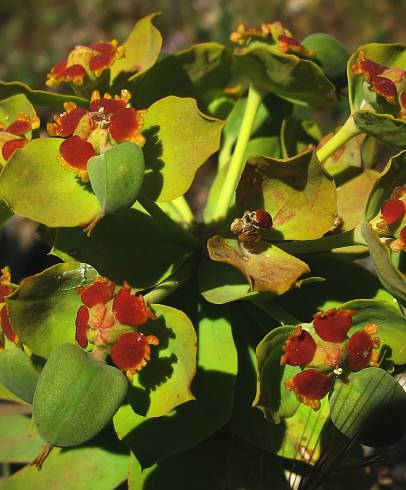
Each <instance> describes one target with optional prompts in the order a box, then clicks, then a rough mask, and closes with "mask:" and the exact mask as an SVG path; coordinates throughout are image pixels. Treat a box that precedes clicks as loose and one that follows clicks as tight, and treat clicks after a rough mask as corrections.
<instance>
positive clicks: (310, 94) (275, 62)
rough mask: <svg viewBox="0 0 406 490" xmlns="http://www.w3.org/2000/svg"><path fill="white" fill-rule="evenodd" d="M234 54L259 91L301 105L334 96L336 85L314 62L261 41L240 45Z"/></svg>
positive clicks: (319, 101)
mask: <svg viewBox="0 0 406 490" xmlns="http://www.w3.org/2000/svg"><path fill="white" fill-rule="evenodd" d="M234 56H235V60H236V62H237V63H238V64H239V65H240V66H241V68H242V69H243V70H244V72H245V74H246V75H247V76H248V77H249V78H250V80H251V81H252V83H253V84H254V85H255V86H256V87H257V88H258V89H259V90H263V91H265V92H273V93H274V94H276V95H278V96H279V97H285V98H287V99H289V100H294V101H296V102H298V103H302V104H303V102H307V103H309V104H316V103H317V104H320V103H322V102H326V101H329V100H330V101H331V100H334V98H335V88H334V85H333V84H332V83H331V82H330V81H329V79H328V78H327V77H326V75H325V74H324V73H323V70H322V69H321V68H320V67H319V65H317V63H315V62H314V61H310V60H306V59H302V58H299V57H298V56H296V55H294V54H286V53H282V52H280V51H279V50H278V49H277V48H275V47H274V46H270V45H267V44H265V43H259V42H258V43H255V44H252V46H248V47H244V48H237V49H236V50H235V51H234Z"/></svg>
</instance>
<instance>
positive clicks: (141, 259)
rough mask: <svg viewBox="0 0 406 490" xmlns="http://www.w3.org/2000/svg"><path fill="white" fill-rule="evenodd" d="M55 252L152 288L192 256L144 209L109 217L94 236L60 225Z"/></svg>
mask: <svg viewBox="0 0 406 490" xmlns="http://www.w3.org/2000/svg"><path fill="white" fill-rule="evenodd" d="M51 253H52V254H53V255H56V256H57V257H59V258H61V259H62V260H64V261H69V260H79V261H81V262H85V263H87V264H91V265H92V266H93V267H95V269H97V270H98V271H99V273H100V275H102V276H105V277H108V278H109V279H111V280H112V281H114V282H115V283H116V284H121V285H122V284H123V283H124V281H128V282H129V284H130V285H131V286H132V287H133V288H134V289H136V290H138V291H141V290H143V289H148V288H151V287H153V286H155V285H156V284H158V283H159V282H161V281H163V280H164V279H166V278H167V277H169V276H170V275H171V274H173V273H174V272H175V271H176V270H177V269H178V268H179V267H180V266H181V265H182V264H183V263H184V262H185V260H186V259H187V258H188V257H189V256H190V255H191V251H190V250H189V249H187V248H185V247H182V246H180V245H178V244H177V242H176V240H174V239H173V238H172V237H171V236H170V234H168V233H167V232H166V230H164V229H163V228H162V227H161V226H160V225H159V224H158V223H157V222H155V221H154V220H153V219H152V218H151V217H150V216H149V215H148V214H146V213H145V212H141V210H140V208H137V209H134V208H131V209H128V210H127V211H124V212H122V213H119V214H116V215H114V216H113V215H112V216H106V217H105V218H103V220H102V221H101V222H100V223H99V224H98V225H97V226H96V228H95V229H94V231H93V233H92V235H91V237H90V238H89V237H88V236H86V235H85V234H84V233H83V231H82V230H81V229H79V228H60V229H58V231H57V234H56V240H55V243H54V247H53V249H52V251H51Z"/></svg>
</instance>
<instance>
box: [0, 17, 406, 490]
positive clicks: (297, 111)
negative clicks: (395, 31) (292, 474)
mask: <svg viewBox="0 0 406 490" xmlns="http://www.w3.org/2000/svg"><path fill="white" fill-rule="evenodd" d="M155 19H156V15H155V14H152V15H150V16H148V17H145V18H144V19H141V20H140V21H139V22H138V23H137V24H136V25H135V27H134V29H133V31H132V32H131V33H130V35H129V37H128V39H127V40H126V41H124V42H118V41H116V40H113V41H109V42H107V41H99V40H96V41H95V42H93V43H91V44H90V45H89V46H78V47H76V48H74V49H73V50H72V51H71V52H70V53H69V54H67V56H66V58H65V59H63V60H62V61H60V62H57V63H56V64H55V66H54V67H53V68H51V70H50V72H49V75H48V80H47V82H46V84H47V85H48V87H49V88H50V89H54V88H56V87H58V86H59V85H62V84H64V85H65V88H66V90H65V92H64V93H57V92H52V91H49V90H34V89H31V88H29V87H28V86H26V85H24V84H22V83H20V82H0V94H1V95H2V96H3V99H2V100H1V101H0V149H1V157H0V163H1V165H2V170H1V173H0V198H1V199H2V201H3V202H4V205H3V208H4V209H5V211H4V213H3V214H2V217H3V220H6V219H7V217H9V216H10V214H11V212H13V213H16V214H19V215H21V216H25V217H27V218H30V219H32V220H34V221H36V222H38V223H39V224H40V225H41V230H42V231H43V235H44V238H45V239H47V240H48V241H49V242H50V243H49V244H50V247H51V251H50V253H51V254H52V255H53V256H55V257H57V258H59V259H60V263H57V264H56V265H53V266H52V267H50V268H48V269H45V270H44V271H42V272H40V273H38V274H36V275H34V276H31V277H28V278H26V279H24V280H23V281H22V282H21V283H20V284H18V285H17V284H13V283H11V282H10V281H11V276H10V271H9V270H8V269H3V271H2V276H1V278H0V300H1V301H0V306H1V314H0V319H1V334H0V348H1V352H0V382H1V383H2V385H1V391H0V395H1V397H2V398H4V399H12V400H18V401H22V402H26V403H29V404H30V403H32V404H33V421H34V425H33V427H35V429H32V430H34V431H35V435H34V436H33V439H32V441H31V442H30V443H28V442H27V437H28V433H27V432H26V431H27V424H26V420H25V419H22V418H21V417H17V416H16V417H14V418H13V420H14V421H15V430H16V434H17V436H16V437H15V439H14V441H15V442H14V443H13V444H14V445H13V448H12V451H13V455H15V454H16V455H17V456H10V457H9V456H8V455H7V452H4V451H3V452H1V451H2V450H1V449H0V456H1V457H2V458H3V459H2V461H5V462H9V461H14V459H12V458H17V459H15V461H18V462H28V461H30V460H34V462H35V464H36V465H37V466H39V467H40V466H41V465H42V464H44V468H43V470H42V472H41V473H36V472H35V470H34V469H33V468H31V467H29V466H26V467H24V468H22V469H21V470H19V471H17V472H16V473H14V474H12V475H11V476H10V477H9V479H8V480H6V485H7V483H8V482H10V483H9V484H10V485H13V484H14V485H15V486H17V487H19V488H25V487H28V486H30V485H31V486H36V487H38V486H41V485H42V486H46V485H48V484H49V483H48V482H52V484H53V485H54V486H53V488H58V485H56V486H55V481H57V476H58V475H64V474H65V472H68V471H71V468H72V467H76V468H77V469H78V479H81V480H82V481H83V485H84V486H87V488H115V487H116V486H117V485H119V484H120V483H122V482H123V481H124V480H126V479H127V478H128V480H129V486H130V488H132V489H138V488H149V487H148V483H147V482H148V481H149V479H153V481H154V482H155V483H154V485H155V487H154V488H164V487H165V488H172V487H174V488H175V486H177V487H178V488H194V486H193V485H191V484H189V483H188V484H185V483H184V480H182V481H181V480H180V476H179V475H180V472H179V470H178V468H179V466H180V467H182V468H183V469H182V472H181V474H182V475H185V471H187V472H190V474H189V473H187V478H193V480H194V482H196V481H197V482H199V484H201V485H202V486H201V488H213V489H217V488H218V489H225V488H227V489H231V488H241V485H242V482H243V481H244V479H245V477H246V475H245V474H244V473H243V472H242V471H241V468H240V466H241V465H239V464H238V461H239V458H242V457H243V458H244V461H247V460H249V461H250V462H251V464H252V465H258V464H259V462H262V463H261V465H262V464H263V462H264V461H267V463H268V466H269V467H270V468H272V471H273V472H274V473H273V474H277V475H279V476H278V478H279V481H280V485H282V487H281V488H289V484H288V482H287V481H286V479H285V476H284V473H283V468H284V465H285V463H286V459H291V460H295V461H302V462H304V463H306V464H308V465H315V464H316V468H317V462H318V460H319V459H320V458H322V456H323V454H329V451H330V456H331V450H330V449H331V445H333V444H335V443H336V442H337V440H338V441H339V442H340V443H341V444H342V443H343V441H347V440H348V439H350V440H351V444H352V445H353V446H356V447H359V444H360V443H364V444H367V445H371V446H377V445H382V444H389V443H393V442H396V440H397V439H398V438H400V437H401V436H402V435H403V434H404V427H405V423H404V422H405V419H404V415H403V412H402V410H403V409H404V407H405V404H406V394H405V393H404V391H403V389H402V387H401V385H400V384H399V382H398V381H397V378H396V377H395V375H397V374H399V373H401V372H402V366H403V365H404V364H405V363H406V349H405V345H406V320H405V318H404V316H403V310H402V307H403V306H405V303H406V286H405V279H404V275H403V268H402V265H403V263H402V262H403V261H402V256H403V253H404V252H405V250H406V218H405V214H406V213H405V209H406V205H405V202H406V197H405V196H406V191H405V189H406V187H405V186H406V172H405V169H404V165H405V162H404V160H405V154H404V146H405V145H404V141H403V139H404V138H403V136H402V135H403V133H404V124H405V122H404V112H405V107H404V106H405V101H404V98H405V97H404V94H405V89H404V74H405V73H406V72H405V70H406V64H405V62H404V59H405V53H406V47H403V46H400V45H378V44H371V45H367V46H364V47H362V48H360V49H359V50H357V52H356V53H355V54H354V55H353V56H351V57H350V56H349V55H348V54H347V52H346V50H345V48H344V47H343V46H342V45H341V44H340V43H339V42H338V41H336V40H335V39H333V38H332V37H330V36H327V35H324V34H314V35H312V36H309V38H307V39H304V40H303V41H300V40H298V39H296V38H295V37H294V36H293V35H292V33H291V32H290V31H288V30H287V29H286V28H285V27H284V26H283V25H282V24H281V23H280V22H273V23H266V24H262V25H261V26H260V27H259V28H256V27H253V28H251V27H247V26H245V25H242V24H241V25H239V26H238V27H237V28H236V30H235V32H234V33H232V34H231V37H230V39H231V41H232V43H234V45H230V46H223V45H220V44H218V43H214V42H210V43H203V44H198V45H195V46H192V47H191V48H189V49H187V50H185V51H181V52H178V53H174V54H170V55H167V54H165V53H161V43H162V39H161V35H160V33H159V31H158V30H157V28H156V27H155V25H154V22H155ZM347 61H348V94H349V109H350V111H349V114H348V115H347V116H348V117H347V120H346V122H345V123H344V125H343V126H342V127H341V128H340V129H338V130H337V131H336V132H335V133H334V134H332V135H331V134H325V133H326V131H325V129H324V128H323V127H319V126H318V124H317V122H316V118H315V111H314V109H319V108H320V106H322V107H323V108H324V110H325V111H328V110H332V109H335V108H336V107H337V106H336V104H337V99H338V98H343V97H344V96H345V90H346V83H345V79H346V74H347ZM69 90H70V91H71V94H70V95H67V93H68V91H69ZM37 105H38V106H42V107H45V108H48V109H49V112H50V113H52V116H51V117H50V121H41V126H40V123H39V119H38V117H37V115H36V112H35V109H34V107H35V106H37ZM38 129H40V130H38ZM402 138H403V139H402ZM376 139H377V140H376ZM378 140H379V141H378ZM380 141H384V142H385V143H386V144H388V145H389V148H388V152H389V156H390V161H389V163H388V165H387V166H386V167H385V168H384V170H383V171H379V170H378V169H379V163H380V162H379V161H378V159H377V151H376V147H377V145H379V144H381V143H380ZM402 141H403V142H402ZM371 142H372V143H373V144H371ZM349 155H351V157H350V156H349ZM208 159H210V160H211V161H212V162H217V171H216V172H215V175H214V180H213V183H212V185H211V186H210V189H209V195H208V200H207V204H206V206H205V208H204V210H202V212H200V210H198V211H199V212H198V213H196V215H195V214H193V213H192V211H191V209H190V207H189V203H188V200H190V199H186V198H185V193H186V192H187V191H188V190H189V189H190V187H191V185H192V183H193V182H194V181H195V182H197V183H199V180H198V177H197V180H196V179H195V175H196V172H197V170H198V169H199V168H200V167H201V166H202V165H203V164H204V163H205V162H206V161H207V160H208ZM6 207H7V209H9V210H10V211H7V210H6ZM368 253H369V254H370V255H371V257H372V260H373V262H374V263H375V266H376V269H377V273H378V276H379V279H380V282H379V280H378V279H377V278H376V277H375V276H374V275H373V274H372V273H370V272H368V270H366V269H364V268H362V267H360V266H359V265H358V264H357V263H356V262H355V261H356V259H358V258H360V257H365V256H368ZM255 392H256V394H255ZM253 403H254V405H255V406H254V407H253V406H252V404H253ZM258 408H259V409H260V410H259V409H258ZM378 418H379V430H378V429H377V428H375V427H374V424H375V423H376V421H377V420H378ZM0 423H1V418H0ZM10 427H11V424H10ZM10 430H11V428H10ZM18 431H20V432H18ZM0 432H2V431H0ZM4 432H7V431H4ZM337 438H338V439H337ZM0 439H1V436H0ZM326 441H327V442H326ZM329 444H330V446H329ZM41 445H42V450H41V449H40V447H41ZM58 447H62V448H67V449H64V450H63V451H62V450H60V449H53V448H58ZM27 448H28V449H27ZM51 450H52V451H51ZM344 452H345V451H344ZM213 455H215V458H214V456H213ZM341 456H342V453H341ZM8 458H9V459H8ZM331 458H332V456H331ZM45 459H46V461H45ZM214 459H216V462H217V464H218V465H219V468H220V469H219V474H220V475H221V476H218V475H217V474H216V472H213V473H210V472H207V468H208V467H211V466H212V465H213V464H214ZM333 459H334V458H333ZM341 459H343V458H341ZM344 459H345V458H344ZM44 461H45V462H44ZM219 461H220V462H221V464H219ZM177 465H178V466H177ZM332 466H334V465H332ZM185 467H186V468H187V470H185ZM128 468H129V476H128ZM96 469H97V471H96ZM93 475H96V476H93ZM62 480H63V479H62ZM62 480H61V481H62ZM63 481H64V483H63V488H69V484H68V483H66V479H65V480H63ZM303 481H304V480H303ZM67 485H68V486H67ZM244 485H245V486H244V488H253V489H254V488H257V487H256V486H255V482H254V481H249V482H247V481H246V480H245V481H244ZM24 486H25V487H24ZM13 488H14V487H13ZM72 488H74V487H72ZM199 488H200V487H199ZM278 488H279V486H278Z"/></svg>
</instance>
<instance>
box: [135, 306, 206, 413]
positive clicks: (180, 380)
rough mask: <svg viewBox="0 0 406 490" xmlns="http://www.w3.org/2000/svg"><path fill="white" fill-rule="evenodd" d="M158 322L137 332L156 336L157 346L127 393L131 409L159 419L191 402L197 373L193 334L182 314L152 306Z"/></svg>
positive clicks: (187, 319) (188, 321)
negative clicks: (192, 385) (179, 406)
mask: <svg viewBox="0 0 406 490" xmlns="http://www.w3.org/2000/svg"><path fill="white" fill-rule="evenodd" d="M151 306H152V309H153V311H154V313H155V315H156V316H157V320H151V321H149V322H148V323H147V324H146V325H145V326H143V327H142V328H141V329H140V330H141V331H142V333H143V334H144V335H155V336H156V337H157V338H158V339H159V346H158V347H156V348H152V356H151V361H150V362H149V363H148V364H147V365H146V366H145V368H143V370H142V371H141V372H140V373H139V374H138V376H134V378H133V382H132V384H133V387H134V388H135V389H134V390H132V391H131V392H130V393H129V398H130V403H131V405H132V407H133V409H134V410H135V411H136V412H138V413H140V414H142V415H143V416H145V417H161V416H163V415H166V414H167V413H169V412H170V411H171V410H173V409H174V408H175V407H177V406H178V405H181V404H183V403H186V402H187V401H189V400H193V399H194V396H193V394H192V392H191V390H190V387H191V384H192V380H193V378H194V376H195V373H196V342H197V340H196V332H195V329H194V327H193V324H192V322H191V321H190V320H189V318H188V317H187V315H186V314H185V313H183V311H181V310H178V309H176V308H172V307H170V306H165V305H151Z"/></svg>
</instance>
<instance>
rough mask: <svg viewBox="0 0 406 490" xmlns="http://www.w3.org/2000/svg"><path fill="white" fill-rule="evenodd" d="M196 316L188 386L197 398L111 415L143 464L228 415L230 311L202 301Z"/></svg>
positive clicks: (232, 356)
mask: <svg viewBox="0 0 406 490" xmlns="http://www.w3.org/2000/svg"><path fill="white" fill-rule="evenodd" d="M186 288H188V289H185V290H184V295H185V296H186V297H188V298H189V293H190V286H189V285H188V286H187V287H186ZM189 306H190V304H189ZM198 318H199V319H198V343H197V346H198V370H197V374H196V377H195V379H194V382H193V387H192V390H193V393H194V394H195V396H196V400H192V401H190V402H188V403H186V404H183V405H180V406H178V407H177V408H176V410H174V411H173V412H171V413H169V414H168V415H167V416H165V417H152V418H145V417H142V416H140V415H137V414H136V413H134V412H133V411H132V409H131V407H130V406H129V405H126V406H124V407H122V408H120V410H119V411H118V412H117V414H116V415H115V417H114V425H115V428H116V431H117V433H118V435H119V437H120V439H122V441H123V442H124V443H125V444H127V445H128V446H129V447H130V448H131V449H132V451H133V452H134V453H135V455H136V457H137V459H138V460H139V461H140V464H141V466H142V467H143V468H145V467H148V466H151V465H153V464H155V463H156V462H157V461H160V460H162V459H164V458H166V457H168V456H170V455H172V454H176V453H178V452H179V451H183V450H185V449H187V448H190V447H193V446H195V445H196V444H198V443H199V442H200V441H202V440H204V439H206V438H207V437H208V436H209V435H210V434H212V433H214V432H215V431H216V430H218V429H219V428H220V427H222V426H223V425H224V424H225V423H226V422H227V420H228V419H229V417H230V413H231V410H232V406H233V394H234V382H235V376H236V373H237V353H236V349H235V345H234V340H233V334H232V328H231V324H230V321H229V318H228V310H227V309H226V308H219V307H213V306H211V305H209V304H207V303H205V302H201V306H200V309H199V313H198ZM158 390H159V388H158Z"/></svg>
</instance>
